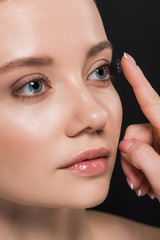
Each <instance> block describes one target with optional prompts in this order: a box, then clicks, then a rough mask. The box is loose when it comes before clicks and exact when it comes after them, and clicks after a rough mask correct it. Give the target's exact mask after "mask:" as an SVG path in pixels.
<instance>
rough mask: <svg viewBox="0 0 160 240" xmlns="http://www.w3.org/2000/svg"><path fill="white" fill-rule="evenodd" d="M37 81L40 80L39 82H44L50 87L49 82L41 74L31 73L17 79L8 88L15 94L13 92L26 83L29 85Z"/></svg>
mask: <svg viewBox="0 0 160 240" xmlns="http://www.w3.org/2000/svg"><path fill="white" fill-rule="evenodd" d="M37 79H40V80H42V81H44V82H46V84H47V85H50V86H51V82H50V80H49V79H48V78H47V77H46V76H45V75H43V74H41V73H32V74H29V75H25V76H23V77H21V78H19V79H18V80H16V81H15V82H14V83H13V84H12V85H11V86H10V88H11V89H12V91H13V92H15V91H18V90H19V89H21V88H22V87H23V86H25V85H26V84H27V83H29V82H31V81H36V80H37Z"/></svg>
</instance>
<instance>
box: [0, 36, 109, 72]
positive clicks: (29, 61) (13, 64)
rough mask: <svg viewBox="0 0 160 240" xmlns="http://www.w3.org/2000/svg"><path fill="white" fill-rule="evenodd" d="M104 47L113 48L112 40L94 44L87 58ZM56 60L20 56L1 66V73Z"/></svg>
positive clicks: (50, 63)
mask: <svg viewBox="0 0 160 240" xmlns="http://www.w3.org/2000/svg"><path fill="white" fill-rule="evenodd" d="M104 49H111V50H112V49H113V46H112V43H111V42H110V41H106V40H105V41H103V42H100V43H98V44H96V45H94V46H92V47H91V48H90V49H89V51H88V52H87V55H86V58H87V59H88V58H91V57H94V56H95V55H97V54H98V53H99V52H101V51H103V50H104ZM53 62H54V60H53V58H51V57H48V56H43V57H27V58H18V59H15V60H12V61H10V62H8V63H6V64H4V65H2V66H1V67H0V73H4V72H7V71H9V70H13V69H15V68H19V67H27V66H31V67H34V66H37V67H45V66H49V65H52V64H53Z"/></svg>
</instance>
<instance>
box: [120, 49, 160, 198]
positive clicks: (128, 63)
mask: <svg viewBox="0 0 160 240" xmlns="http://www.w3.org/2000/svg"><path fill="white" fill-rule="evenodd" d="M121 66H122V70H123V73H124V75H125V77H126V78H127V80H128V82H129V83H130V85H131V86H132V88H133V91H134V93H135V96H136V98H137V101H138V103H139V105H140V107H141V110H142V112H143V113H144V115H145V116H146V117H147V119H148V120H149V122H150V123H147V124H137V125H131V126H129V127H128V128H127V129H126V132H125V135H124V140H122V141H121V142H120V145H119V148H120V150H121V162H122V168H123V171H124V173H125V175H126V177H127V182H128V184H129V186H130V187H131V189H132V190H135V191H136V193H137V195H138V196H144V195H145V194H148V195H149V196H150V197H151V198H152V199H154V198H155V197H156V198H157V199H158V200H159V201H160V97H159V95H158V94H157V93H156V92H155V90H154V89H153V88H152V87H151V85H150V83H149V82H148V81H147V79H146V78H145V76H144V74H143V73H142V71H141V69H140V68H139V67H138V66H137V65H136V63H135V61H134V59H133V58H132V57H131V56H130V55H129V54H124V56H123V57H122V60H121Z"/></svg>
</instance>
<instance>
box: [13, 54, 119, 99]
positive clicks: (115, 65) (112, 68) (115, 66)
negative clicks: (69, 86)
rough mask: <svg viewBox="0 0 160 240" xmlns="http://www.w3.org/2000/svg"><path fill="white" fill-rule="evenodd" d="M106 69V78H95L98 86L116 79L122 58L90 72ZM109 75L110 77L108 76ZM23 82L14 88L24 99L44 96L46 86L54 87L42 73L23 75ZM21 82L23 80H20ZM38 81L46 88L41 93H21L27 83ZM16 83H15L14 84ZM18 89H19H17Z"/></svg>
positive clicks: (14, 93)
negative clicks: (114, 75)
mask: <svg viewBox="0 0 160 240" xmlns="http://www.w3.org/2000/svg"><path fill="white" fill-rule="evenodd" d="M102 68H103V69H105V71H106V73H107V77H106V78H102V79H98V80H97V79H94V82H96V84H98V85H97V86H99V87H103V86H106V84H107V83H108V82H110V81H113V80H114V77H113V73H114V72H117V73H119V72H120V71H121V68H120V60H119V59H116V60H115V61H112V62H111V63H108V64H107V63H105V64H101V65H100V66H99V67H97V68H96V69H95V70H94V71H93V72H92V73H90V74H89V76H90V75H92V74H94V73H95V72H96V71H98V70H100V69H102ZM108 75H109V77H108ZM25 78H26V79H25ZM22 79H23V84H22V83H21V84H19V85H20V86H17V84H16V87H15V88H16V89H15V90H14V89H13V96H15V97H17V98H23V99H24V100H25V99H26V100H32V99H33V98H34V99H35V98H37V99H38V98H42V97H43V96H46V95H47V93H48V91H47V90H46V88H48V89H50V88H51V87H52V84H51V82H50V80H49V79H48V78H47V77H46V76H44V75H42V74H34V75H30V76H26V77H23V78H22ZM20 80H21V79H19V80H17V81H16V82H19V81H20ZM20 82H21V81H20ZM32 82H33V83H38V82H41V83H42V85H43V87H44V85H45V87H44V88H45V90H43V91H41V92H40V93H33V94H30V95H29V94H23V93H22V94H21V93H20V90H21V89H23V88H24V87H25V86H27V84H29V83H32ZM14 85H15V84H14ZM17 89H18V90H17Z"/></svg>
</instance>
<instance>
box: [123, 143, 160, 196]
mask: <svg viewBox="0 0 160 240" xmlns="http://www.w3.org/2000/svg"><path fill="white" fill-rule="evenodd" d="M119 148H120V150H121V154H122V157H123V158H124V159H125V160H126V161H127V162H129V163H130V164H132V165H133V166H134V167H135V168H137V169H139V170H141V171H142V172H143V174H144V175H145V176H146V178H147V179H148V181H149V183H150V185H151V186H152V188H153V190H154V191H155V193H156V194H158V196H159V195H160V156H159V154H158V153H157V152H155V150H154V149H153V148H152V147H151V146H150V145H148V144H146V143H143V142H140V141H132V140H127V139H124V140H122V141H121V142H120V145H119Z"/></svg>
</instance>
